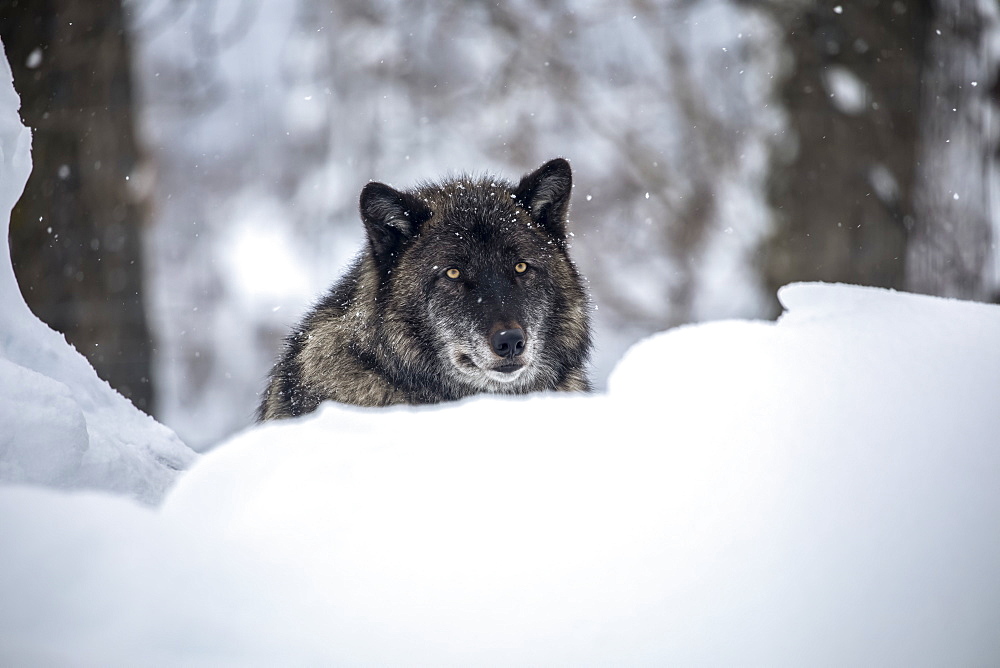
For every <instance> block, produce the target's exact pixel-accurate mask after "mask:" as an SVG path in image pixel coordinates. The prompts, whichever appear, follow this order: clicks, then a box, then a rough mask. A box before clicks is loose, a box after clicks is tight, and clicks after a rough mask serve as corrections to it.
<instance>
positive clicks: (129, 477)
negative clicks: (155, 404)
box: [0, 49, 195, 503]
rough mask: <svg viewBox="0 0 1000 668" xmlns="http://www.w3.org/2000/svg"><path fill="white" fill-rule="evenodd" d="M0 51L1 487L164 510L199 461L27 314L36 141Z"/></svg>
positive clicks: (38, 321)
mask: <svg viewBox="0 0 1000 668" xmlns="http://www.w3.org/2000/svg"><path fill="white" fill-rule="evenodd" d="M19 106H20V101H19V100H18V97H17V93H16V92H15V91H14V87H13V85H12V76H11V71H10V67H9V65H8V63H7V58H6V56H5V55H4V54H3V51H2V49H0V219H2V220H3V223H2V228H3V241H2V246H0V312H2V313H3V316H2V317H0V428H2V431H0V481H4V482H23V483H36V484H44V485H51V486H54V487H64V488H80V487H84V488H96V489H104V490H110V491H115V492H120V493H124V494H128V495H130V496H132V497H133V498H135V499H138V500H140V501H143V502H146V503H155V502H157V501H159V500H160V499H161V498H162V496H163V494H164V492H165V491H166V488H167V487H168V486H169V485H170V483H171V482H172V481H173V479H174V477H175V476H176V474H177V471H178V470H180V469H183V468H185V467H187V466H188V465H189V464H190V463H191V462H192V461H193V460H194V457H195V455H194V452H192V451H191V450H190V449H188V448H187V447H186V446H185V445H184V444H183V443H181V442H180V441H179V440H178V439H177V437H176V436H175V435H174V434H173V432H171V431H170V430H169V429H167V428H166V427H163V426H162V425H160V424H157V423H156V422H155V421H154V420H153V419H152V418H150V417H149V416H147V415H145V414H143V413H142V412H140V411H139V410H138V409H136V408H135V407H134V406H132V404H131V403H129V402H128V401H127V400H126V399H124V398H123V397H122V396H121V395H119V394H118V393H117V392H115V391H114V390H112V389H111V387H109V386H108V384H107V383H105V382H104V381H102V380H101V379H100V378H98V376H97V374H96V372H95V371H94V370H93V368H92V367H91V366H90V365H89V364H88V363H87V361H86V360H85V359H84V357H83V356H82V355H80V354H79V353H78V352H76V351H75V350H74V349H73V348H72V347H70V346H69V344H67V343H66V340H65V338H64V337H63V336H62V335H60V334H58V333H56V332H54V331H52V330H51V329H50V328H49V327H48V326H46V325H45V324H44V323H42V322H41V321H40V320H38V318H36V317H35V316H34V315H33V314H32V313H31V311H29V310H28V307H27V305H26V304H25V303H24V299H23V298H22V297H21V292H20V290H19V289H18V286H17V282H16V280H15V277H14V270H13V268H12V266H11V262H10V250H9V248H8V245H7V226H8V224H9V221H10V212H11V209H12V208H13V207H14V204H15V203H16V202H17V200H18V198H19V197H20V196H21V192H22V191H23V190H24V184H25V183H26V182H27V179H28V174H29V173H30V171H31V155H30V146H31V133H30V132H29V131H28V130H27V128H25V127H24V126H23V125H21V120H20V118H19V116H18V112H17V110H18V108H19Z"/></svg>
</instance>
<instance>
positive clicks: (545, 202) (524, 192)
mask: <svg viewBox="0 0 1000 668" xmlns="http://www.w3.org/2000/svg"><path fill="white" fill-rule="evenodd" d="M572 187H573V172H572V171H571V170H570V168H569V163H568V162H566V161H565V160H564V159H562V158H556V159H555V160H550V161H549V162H547V163H545V164H544V165H542V166H541V167H539V168H538V169H537V170H535V171H534V172H532V173H531V174H528V175H526V176H525V177H524V178H523V179H521V182H520V183H519V184H518V186H517V189H516V190H515V191H514V197H516V198H517V200H518V202H520V203H521V206H523V207H524V208H525V209H527V210H528V212H529V213H530V214H531V218H532V219H533V220H534V221H535V222H536V223H538V224H539V225H541V226H542V227H543V228H545V229H546V230H548V232H549V234H551V235H552V236H554V237H555V238H556V239H560V240H562V239H565V238H566V215H567V214H568V213H569V193H570V190H571V189H572Z"/></svg>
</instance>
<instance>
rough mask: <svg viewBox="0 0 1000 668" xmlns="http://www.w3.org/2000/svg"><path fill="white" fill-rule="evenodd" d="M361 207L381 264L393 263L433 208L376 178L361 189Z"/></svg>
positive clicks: (374, 250) (369, 235)
mask: <svg viewBox="0 0 1000 668" xmlns="http://www.w3.org/2000/svg"><path fill="white" fill-rule="evenodd" d="M360 208H361V220H362V221H364V224H365V231H366V232H367V233H368V243H369V244H370V245H371V249H372V252H373V253H374V254H375V259H376V260H377V261H378V263H379V265H381V266H388V265H391V264H392V263H393V262H394V261H395V257H396V255H397V254H398V253H399V251H400V250H402V248H403V246H405V245H406V243H407V242H409V241H410V239H412V238H413V237H414V236H416V234H417V232H419V231H420V226H421V225H423V224H424V223H425V222H426V221H427V219H428V218H430V217H431V210H430V209H429V208H428V207H427V205H426V204H424V203H423V202H421V201H420V200H419V199H417V198H416V197H414V196H413V195H410V194H409V193H403V192H399V191H398V190H394V189H393V188H390V187H389V186H387V185H385V184H384V183H379V182H377V181H372V182H370V183H368V184H367V185H365V187H364V188H363V189H362V190H361V206H360Z"/></svg>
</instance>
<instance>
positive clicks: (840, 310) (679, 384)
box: [0, 69, 1000, 666]
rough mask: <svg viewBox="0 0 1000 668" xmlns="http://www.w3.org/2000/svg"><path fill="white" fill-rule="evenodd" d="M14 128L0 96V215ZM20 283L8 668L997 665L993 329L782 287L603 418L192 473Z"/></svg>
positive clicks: (494, 421) (522, 420)
mask: <svg viewBox="0 0 1000 668" xmlns="http://www.w3.org/2000/svg"><path fill="white" fill-rule="evenodd" d="M16 107H17V100H16V96H15V95H14V93H13V90H12V88H11V87H10V74H9V71H7V70H5V69H0V170H2V172H0V218H6V215H7V212H8V211H9V209H10V207H11V206H12V205H13V203H14V201H15V199H16V198H17V195H18V193H19V192H20V188H21V187H22V186H23V183H24V181H25V178H26V176H27V173H28V170H29V169H30V161H29V157H28V153H27V144H28V133H27V132H26V131H25V130H24V129H23V128H21V127H20V123H19V122H18V121H17V117H16ZM7 255H8V254H7V249H6V248H4V249H3V257H2V258H0V308H2V309H3V312H4V315H3V318H2V319H0V388H2V391H0V425H2V431H0V467H2V468H0V473H2V474H3V476H2V477H3V479H4V480H6V481H7V483H8V484H5V485H3V486H0V663H2V664H4V665H49V664H54V665H213V666H214V665H301V664H310V665H328V664H334V665H336V664H427V665H447V664H452V665H470V664H486V663H489V664H539V665H552V664H557V665H559V664H561V665H579V664H611V663H614V664H625V665H629V664H656V665H689V664H706V663H707V664H716V665H718V664H721V665H746V664H751V665H762V664H763V665H838V666H839V665H858V664H875V665H992V664H996V663H998V662H1000V641H998V637H997V633H996V630H997V629H998V628H1000V577H998V575H1000V566H998V565H1000V436H998V434H1000V411H998V410H997V398H998V397H1000V346H998V345H997V342H998V341H1000V307H998V306H991V305H984V304H975V303H965V302H958V301H953V300H944V299H936V298H930V297H921V296H916V295H910V294H901V293H893V292H888V291H884V290H877V289H870V288H859V287H852V286H842V285H820V284H799V285H793V286H789V287H786V288H785V289H783V290H782V292H781V293H780V295H779V297H780V299H781V301H782V303H783V305H784V307H785V310H786V312H785V314H784V316H783V317H782V318H781V319H780V320H779V321H778V322H776V323H765V322H751V321H725V322H717V323H711V324H704V325H696V326H690V327H685V328H681V329H676V330H673V331H671V332H669V333H666V334H661V335H658V336H655V337H653V338H651V339H648V340H646V341H644V342H642V343H640V344H638V345H637V346H635V347H634V348H632V349H631V350H630V352H629V353H628V354H627V355H626V356H625V358H624V359H623V360H622V361H621V362H620V363H619V365H618V367H617V368H616V370H615V371H614V372H613V373H612V375H611V378H610V380H609V389H608V391H607V392H606V393H602V394H599V395H594V396H566V395H561V396H532V397H527V398H495V397H494V398H490V397H486V398H478V399H474V400H470V401H466V402H463V403H459V404H451V405H446V406H439V407H427V408H397V409H391V410H361V409H351V408H346V407H338V406H327V407H325V408H323V409H322V410H320V411H319V412H318V413H316V414H314V415H312V416H308V417H306V418H303V419H300V420H296V421H286V422H282V423H273V424H268V425H266V426H263V427H257V428H254V429H251V430H248V431H246V432H244V433H242V434H240V435H238V436H236V437H235V438H233V439H231V440H230V441H228V442H226V443H223V444H221V445H219V446H218V447H216V448H214V449H213V450H212V451H211V452H210V453H209V454H207V455H204V456H202V457H200V458H197V459H196V458H195V457H194V456H193V455H192V454H191V452H190V451H189V450H187V449H186V448H184V446H183V445H181V444H180V443H179V442H178V441H177V440H176V438H175V437H173V436H172V434H171V433H170V432H169V431H167V430H166V429H165V428H164V427H161V426H160V425H157V424H156V423H155V422H153V421H152V420H151V419H149V418H146V417H145V416H143V415H141V414H140V413H138V411H135V410H134V409H132V408H131V406H130V405H129V404H127V402H125V401H124V400H122V399H121V398H120V397H118V396H117V395H115V394H114V393H113V392H112V391H111V390H110V389H109V388H108V387H107V386H106V385H105V384H103V383H102V382H101V381H99V380H98V379H97V377H96V375H95V374H94V372H93V370H91V369H89V368H88V367H86V364H85V362H83V358H82V357H80V356H79V355H77V354H76V353H75V351H73V350H72V349H71V348H69V346H67V345H66V344H65V342H64V341H63V340H62V339H61V337H60V336H59V335H57V334H55V333H53V332H51V331H50V330H48V329H46V328H45V327H44V326H43V325H41V324H40V323H39V322H38V321H37V320H36V319H35V318H34V316H32V315H31V314H30V313H29V312H28V311H27V309H26V307H25V306H24V303H23V301H22V300H21V299H20V296H19V294H18V292H17V286H16V285H15V283H14V279H13V274H12V272H11V270H10V263H9V259H8V257H7ZM187 466H189V467H190V468H189V470H187V471H186V472H184V473H181V474H179V475H178V474H177V472H176V471H175V470H174V469H177V468H184V467H187ZM175 477H176V482H175V483H174V485H173V487H172V488H171V489H170V490H169V491H168V492H167V495H166V498H165V499H164V500H163V501H162V503H160V504H159V505H158V506H155V507H149V506H145V505H140V504H138V503H136V499H139V500H142V501H146V502H155V501H156V500H157V499H158V498H159V496H160V495H161V494H162V491H163V490H164V489H165V488H166V486H167V485H169V484H170V481H171V480H173V479H174V478H175ZM11 483H14V484H11ZM59 487H62V488H66V487H93V488H98V489H102V490H104V491H93V490H91V491H80V490H76V491H67V490H65V489H54V488H59ZM123 492H124V494H122V493H123Z"/></svg>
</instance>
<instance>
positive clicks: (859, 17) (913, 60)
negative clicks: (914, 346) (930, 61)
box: [764, 0, 931, 289]
mask: <svg viewBox="0 0 1000 668" xmlns="http://www.w3.org/2000/svg"><path fill="white" fill-rule="evenodd" d="M772 7H776V10H775V11H776V14H777V15H778V17H779V20H781V21H782V23H783V25H785V26H786V34H787V35H788V37H787V40H788V46H789V49H790V51H791V55H792V56H793V57H794V63H793V64H792V72H791V75H790V77H789V78H788V80H787V81H786V83H785V85H784V88H783V94H782V97H783V102H784V105H785V107H786V109H787V110H788V113H789V124H790V127H791V128H792V130H793V131H794V133H795V135H794V138H793V140H792V142H791V144H792V146H790V149H789V153H788V154H787V155H786V156H784V159H783V160H780V161H779V164H776V165H775V166H774V169H773V172H774V173H773V176H772V186H771V202H772V205H773V207H774V209H775V210H776V212H777V214H778V216H777V217H778V221H777V230H776V232H775V235H774V237H773V239H772V241H771V242H770V243H769V244H768V246H767V247H766V248H765V254H764V274H765V277H766V281H767V284H768V287H769V288H770V289H776V288H778V287H780V286H781V285H783V284H785V283H789V282H791V281H801V280H822V281H831V282H836V281H843V282H850V283H861V284H865V285H874V286H883V287H894V288H896V287H902V286H903V283H904V277H905V269H906V268H905V261H906V257H907V243H908V230H909V229H910V228H912V226H913V210H912V201H913V189H914V183H915V176H916V172H915V165H916V160H917V155H916V149H917V139H918V130H919V122H920V110H921V68H922V67H923V64H924V62H925V51H926V47H927V41H928V32H929V28H930V21H931V7H930V2H929V0H919V1H918V0H914V1H907V2H893V1H891V0H856V1H852V2H839V3H838V2H827V1H820V2H816V3H787V4H783V3H774V4H773V5H772Z"/></svg>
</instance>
